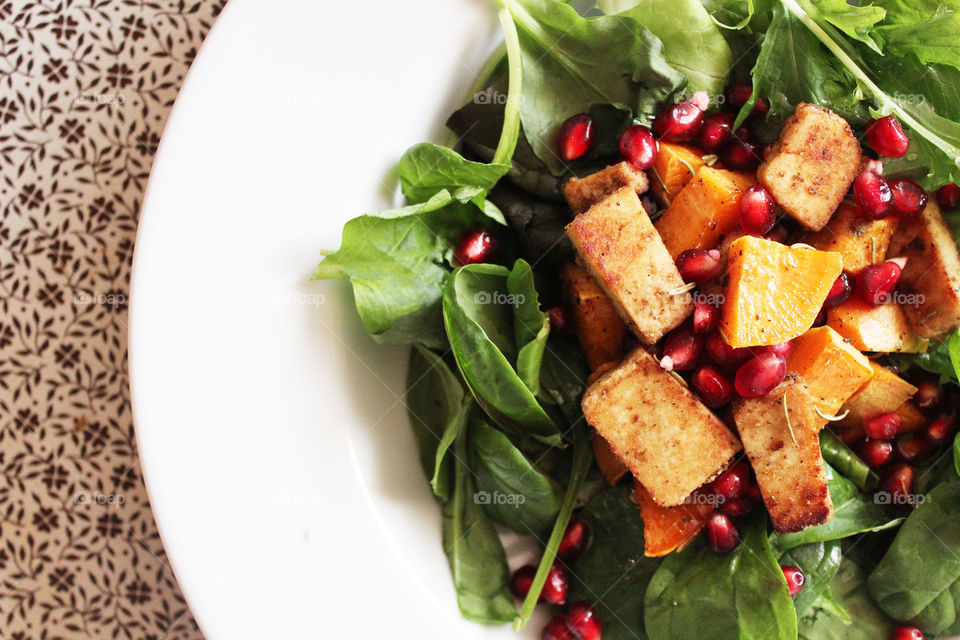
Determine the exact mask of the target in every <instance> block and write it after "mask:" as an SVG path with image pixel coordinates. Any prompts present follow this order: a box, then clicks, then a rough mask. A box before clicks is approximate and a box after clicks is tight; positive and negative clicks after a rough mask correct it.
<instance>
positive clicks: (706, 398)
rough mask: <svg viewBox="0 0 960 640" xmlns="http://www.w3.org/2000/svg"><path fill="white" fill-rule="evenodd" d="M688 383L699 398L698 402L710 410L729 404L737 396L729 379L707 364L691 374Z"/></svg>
mask: <svg viewBox="0 0 960 640" xmlns="http://www.w3.org/2000/svg"><path fill="white" fill-rule="evenodd" d="M690 383H691V384H692V385H693V388H694V389H696V391H697V395H698V396H700V401H701V402H703V404H705V405H707V406H708V407H710V408H711V409H718V408H720V407H722V406H724V405H726V404H729V403H730V402H731V401H732V400H733V399H734V397H736V395H737V389H736V387H734V386H733V382H731V381H730V378H728V377H727V376H725V375H723V374H722V373H721V372H720V371H719V370H718V369H717V368H716V367H712V366H710V365H708V364H705V365H703V366H702V367H700V368H699V369H697V370H696V371H694V372H693V376H692V377H691V379H690Z"/></svg>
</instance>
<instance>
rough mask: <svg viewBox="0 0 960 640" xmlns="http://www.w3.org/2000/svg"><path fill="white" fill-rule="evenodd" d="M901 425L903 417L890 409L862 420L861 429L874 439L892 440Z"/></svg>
mask: <svg viewBox="0 0 960 640" xmlns="http://www.w3.org/2000/svg"><path fill="white" fill-rule="evenodd" d="M902 426H903V418H901V417H900V416H898V415H897V414H896V413H893V412H892V411H891V412H890V413H881V414H880V415H878V416H873V417H872V418H867V419H865V420H864V421H863V430H864V431H866V432H867V436H868V437H870V438H873V439H874V440H892V439H893V438H894V436H896V435H897V431H899V430H900V427H902Z"/></svg>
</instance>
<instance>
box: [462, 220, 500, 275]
mask: <svg viewBox="0 0 960 640" xmlns="http://www.w3.org/2000/svg"><path fill="white" fill-rule="evenodd" d="M496 252H497V239H496V238H495V237H493V234H492V233H490V230H489V229H487V228H486V227H482V226H477V227H472V228H470V229H467V230H466V231H465V232H464V233H463V235H462V236H460V241H459V242H458V243H457V247H456V248H455V249H454V250H453V257H454V259H456V261H457V263H458V264H461V265H467V264H477V263H479V262H490V261H491V260H492V259H493V255H494V254H495V253H496Z"/></svg>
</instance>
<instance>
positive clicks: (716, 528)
mask: <svg viewBox="0 0 960 640" xmlns="http://www.w3.org/2000/svg"><path fill="white" fill-rule="evenodd" d="M706 531H707V545H708V546H709V547H710V548H711V549H713V550H714V551H715V552H717V553H729V552H731V551H733V550H734V549H736V548H737V545H739V544H740V532H739V531H737V527H736V525H734V524H733V521H732V520H731V519H730V518H729V517H727V515H726V514H723V513H720V512H719V511H715V512H713V514H712V515H711V516H710V519H709V520H707V526H706Z"/></svg>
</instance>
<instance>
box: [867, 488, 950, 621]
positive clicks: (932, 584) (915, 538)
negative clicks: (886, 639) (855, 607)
mask: <svg viewBox="0 0 960 640" xmlns="http://www.w3.org/2000/svg"><path fill="white" fill-rule="evenodd" d="M958 512H960V480H958V479H953V480H952V481H950V482H943V483H941V484H940V485H938V486H936V487H935V488H934V489H933V490H932V491H930V493H928V494H927V495H926V496H925V500H924V501H923V502H922V503H921V504H920V505H919V506H918V507H917V508H916V509H914V511H913V513H911V514H910V516H909V517H908V518H907V520H906V522H904V523H903V526H902V527H901V528H900V531H899V532H898V533H897V537H896V538H895V539H894V541H893V544H892V545H891V546H890V549H889V551H887V554H886V555H885V556H884V557H883V559H882V560H881V561H880V563H879V564H878V565H877V567H876V569H874V570H873V572H872V573H871V574H870V578H869V579H868V581H867V584H868V586H869V589H870V595H872V596H873V598H874V600H876V602H877V604H878V605H879V606H880V608H881V609H883V610H884V611H885V612H886V613H887V614H888V615H889V616H890V617H892V618H893V619H895V620H899V621H901V622H909V623H910V624H915V625H917V626H919V627H921V628H922V629H923V630H924V631H926V632H928V633H957V632H958V631H960V620H958V615H957V612H958V608H960V518H957V513H958Z"/></svg>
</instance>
